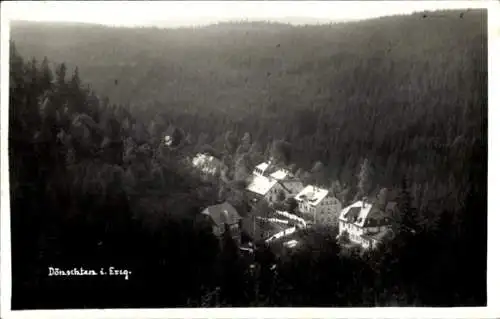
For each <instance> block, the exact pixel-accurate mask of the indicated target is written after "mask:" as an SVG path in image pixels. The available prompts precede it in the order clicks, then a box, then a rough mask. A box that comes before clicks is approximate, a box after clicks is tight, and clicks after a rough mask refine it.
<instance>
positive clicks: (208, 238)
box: [9, 11, 487, 308]
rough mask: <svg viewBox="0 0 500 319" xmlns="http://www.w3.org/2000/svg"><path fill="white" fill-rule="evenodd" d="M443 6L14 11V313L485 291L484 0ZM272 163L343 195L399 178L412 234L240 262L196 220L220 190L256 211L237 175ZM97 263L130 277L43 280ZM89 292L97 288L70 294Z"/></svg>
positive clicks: (320, 234) (445, 299)
mask: <svg viewBox="0 0 500 319" xmlns="http://www.w3.org/2000/svg"><path fill="white" fill-rule="evenodd" d="M433 15H434V14H430V15H429V16H428V17H427V18H426V19H425V20H423V19H422V16H421V15H418V14H415V15H411V16H396V17H390V18H380V19H373V20H369V21H362V22H355V23H346V24H334V25H321V26H303V27H293V26H289V25H279V24H278V25H275V24H269V25H268V24H260V23H254V24H253V23H250V24H248V23H242V24H227V25H219V26H210V27H206V28H199V29H177V30H161V29H153V28H136V29H120V28H106V27H101V26H86V25H83V26H82V25H78V26H72V25H66V26H64V27H61V26H58V25H46V24H30V23H16V24H13V26H12V39H13V40H14V41H15V46H14V45H12V46H11V49H12V50H11V63H10V111H9V116H10V119H9V120H10V127H9V156H10V160H9V161H10V178H11V182H10V187H11V210H12V218H11V222H12V252H13V255H12V261H13V267H12V268H13V307H14V308H23V307H24V308H26V307H27V308H33V307H57V306H58V305H61V304H63V303H64V305H65V306H66V307H71V306H75V307H82V306H87V307H101V306H105V307H115V305H116V307H119V306H121V305H127V306H136V307H139V306H140V307H144V306H146V307H147V306H151V307H155V306H161V307H169V306H185V305H187V304H189V305H200V304H204V303H205V302H207V301H206V300H207V298H208V297H207V296H209V295H210V296H212V294H213V292H214V291H218V290H217V287H219V288H220V289H221V294H220V298H222V299H218V301H217V302H216V303H218V304H224V305H248V304H253V305H291V304H294V305H298V304H300V305H316V306H320V305H373V304H377V305H392V304H398V305H412V304H417V305H457V304H460V305H464V304H467V305H477V304H484V303H485V284H486V281H485V269H486V158H487V157H486V131H487V127H486V123H487V121H486V114H487V112H486V107H487V104H486V103H487V91H486V87H487V85H486V84H487V83H486V79H487V74H486V57H487V56H486V29H485V25H486V24H485V23H484V22H485V13H484V12H481V11H469V12H467V13H466V14H465V15H464V16H463V17H462V18H460V17H459V13H458V12H445V13H443V16H442V17H441V16H440V17H437V16H433ZM259 26H260V27H259ZM395 26H397V27H395ZM74 34H78V35H79V36H78V37H75V36H74ZM278 43H279V44H280V45H279V46H277V44H278ZM16 48H17V50H19V52H17V50H16ZM33 56H35V57H36V58H32V57H33ZM45 56H48V57H49V58H50V59H51V60H48V59H47V58H45ZM37 59H38V60H37ZM52 59H53V60H52ZM39 60H41V61H42V62H41V63H40V62H38V61H39ZM51 61H54V64H52V62H51ZM61 62H64V63H62V64H57V63H61ZM80 77H82V78H83V79H84V80H85V81H88V83H90V85H87V84H85V83H86V82H85V83H84V82H83V81H82V80H81V78H80ZM105 96H107V97H105ZM108 97H109V98H108ZM196 152H204V153H209V154H212V155H216V156H217V157H219V158H220V159H221V160H222V161H223V162H224V164H225V166H224V169H223V170H222V172H221V179H220V180H219V179H218V178H212V179H208V180H202V179H201V178H200V177H199V174H198V173H197V172H196V171H195V170H193V169H192V168H191V167H190V166H189V165H186V158H190V156H193V155H194V154H195V153H196ZM269 157H272V158H273V160H274V164H276V165H278V166H289V167H290V165H294V167H293V170H294V171H295V170H296V174H295V175H297V176H299V177H300V178H301V179H302V180H307V181H311V182H314V183H319V184H322V185H323V186H325V187H329V188H331V189H332V190H334V191H335V193H336V194H337V196H338V197H339V199H341V200H342V202H343V203H344V204H345V203H349V202H350V201H351V200H352V199H353V198H354V197H355V196H356V195H357V194H359V195H365V196H371V195H374V194H377V193H379V192H380V190H381V189H383V188H389V189H391V190H396V193H398V194H397V196H395V198H396V200H397V201H398V204H399V205H400V208H401V214H402V215H401V220H400V221H399V222H400V226H401V227H400V230H413V231H398V232H397V233H396V234H395V235H396V239H395V240H393V241H388V242H387V243H385V244H384V245H383V246H382V247H381V248H380V249H379V250H377V251H374V252H371V253H367V254H358V253H356V252H355V251H350V250H347V251H343V250H340V249H339V247H337V244H336V243H335V241H334V240H332V236H334V234H333V233H332V231H333V230H329V229H315V230H311V231H310V232H309V233H306V234H304V236H305V237H304V238H306V243H309V244H308V245H306V246H307V247H308V248H307V249H299V250H297V251H296V252H294V253H290V254H288V255H286V256H288V257H287V258H282V259H280V260H279V261H277V266H276V268H275V269H277V273H276V274H273V275H271V274H272V273H271V272H268V270H266V269H270V268H269V267H270V265H271V264H273V262H274V261H273V262H270V261H269V259H267V258H263V259H262V260H265V262H264V261H262V262H259V267H260V268H259V269H260V270H259V272H258V273H259V274H258V275H256V274H255V273H251V272H250V273H249V272H247V269H246V268H245V267H244V266H243V264H244V261H243V259H241V258H242V257H241V256H239V255H238V254H234V253H233V251H234V249H233V248H234V247H233V248H231V247H232V246H231V244H230V243H228V242H225V245H222V247H220V245H217V241H216V240H215V238H213V236H212V235H211V234H209V233H208V231H207V229H205V228H204V227H203V225H202V224H199V223H198V222H197V218H196V217H197V216H198V213H199V212H200V211H201V210H202V209H203V208H204V207H206V206H207V205H211V204H215V203H217V201H218V200H225V199H228V200H229V201H231V202H233V203H234V205H235V206H238V209H239V210H241V211H243V212H244V213H247V212H249V211H251V207H248V206H247V198H245V194H244V192H243V191H242V188H243V186H244V183H245V182H246V180H247V177H248V175H249V174H250V171H251V169H252V167H253V166H254V165H255V164H257V163H259V162H260V161H263V160H265V159H268V158H269ZM35 158H36V160H33V159H35ZM386 193H387V192H386V191H382V192H381V194H382V195H381V196H380V197H379V198H380V200H381V201H384V202H385V201H386V198H387V197H388V194H386ZM27 199H28V200H27ZM287 205H289V206H291V207H295V206H296V203H293V202H287ZM254 210H259V211H262V212H264V211H265V212H267V210H264V209H263V208H262V209H259V208H258V207H257V208H254ZM262 212H261V214H264V213H262ZM308 236H311V237H308ZM307 238H309V239H307ZM314 243H316V246H315V245H314ZM317 243H321V244H317ZM317 245H319V246H317ZM111 252H112V253H111ZM262 253H263V254H264V255H265V254H267V253H266V250H265V248H263V252H262ZM259 260H260V259H259ZM92 261H95V263H96V264H95V265H88V266H89V267H91V266H92V267H93V266H95V267H101V266H102V265H103V264H106V263H113V264H117V267H118V266H122V267H128V268H132V269H134V271H135V274H134V275H133V276H131V279H130V281H129V282H124V281H112V283H111V281H106V282H104V280H103V279H102V278H100V279H95V280H93V279H92V280H91V281H88V279H85V280H82V281H79V280H76V281H60V282H57V283H54V281H53V279H52V278H50V279H45V278H47V276H45V273H44V272H45V271H46V269H47V267H48V266H49V265H52V264H57V265H58V266H59V267H66V266H67V267H72V266H74V265H75V266H80V265H84V264H85V263H89V262H92ZM118 264H119V265H118ZM332 265H333V266H332ZM221 269H225V270H224V271H221ZM42 274H43V275H42ZM297 274H300V275H297ZM306 274H307V275H306ZM469 277H470V278H469ZM309 278H310V279H309ZM260 285H262V287H265V288H263V289H266V290H265V291H266V295H267V296H268V297H267V298H261V297H260V296H259V293H255V291H256V290H255V289H256V288H255V287H256V286H259V287H261V286H260ZM320 286H322V287H325V289H326V288H327V289H328V291H326V290H322V288H320ZM332 287H334V288H332ZM156 288H159V289H160V291H161V292H162V293H160V294H157V293H156V290H157V289H156ZM259 289H260V288H259ZM49 291H50V294H48V293H47V292H49ZM77 291H78V292H79V294H84V295H85V296H86V297H84V298H83V299H81V298H80V299H79V300H78V301H76V300H75V298H73V299H71V297H72V296H73V295H74V294H73V292H75V293H76V292H77ZM21 296H22V297H21ZM104 297H106V298H107V299H106V298H104ZM205 297H207V298H205ZM21 298H22V299H21ZM109 298H111V299H109ZM188 300H189V302H188ZM204 300H205V301H204Z"/></svg>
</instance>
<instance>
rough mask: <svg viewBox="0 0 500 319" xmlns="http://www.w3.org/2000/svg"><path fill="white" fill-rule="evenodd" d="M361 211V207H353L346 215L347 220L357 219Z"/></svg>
mask: <svg viewBox="0 0 500 319" xmlns="http://www.w3.org/2000/svg"><path fill="white" fill-rule="evenodd" d="M360 212H361V207H359V206H358V207H351V209H349V210H348V211H347V213H345V215H344V216H345V218H346V219H347V220H357V219H358V216H359V213H360Z"/></svg>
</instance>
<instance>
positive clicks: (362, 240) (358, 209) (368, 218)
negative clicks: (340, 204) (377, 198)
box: [339, 200, 391, 249]
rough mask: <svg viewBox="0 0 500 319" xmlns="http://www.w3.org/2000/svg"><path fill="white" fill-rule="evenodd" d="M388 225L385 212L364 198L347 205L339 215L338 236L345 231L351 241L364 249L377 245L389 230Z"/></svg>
mask: <svg viewBox="0 0 500 319" xmlns="http://www.w3.org/2000/svg"><path fill="white" fill-rule="evenodd" d="M389 204H391V203H389ZM390 227H391V220H390V218H389V217H388V216H387V214H386V213H385V212H383V211H382V210H380V209H379V208H377V207H376V206H375V205H373V204H371V203H369V202H367V201H366V200H362V201H357V202H355V203H353V204H351V205H350V206H347V207H346V208H344V209H343V210H342V212H341V213H340V217H339V236H341V235H342V233H343V232H344V231H345V232H347V234H348V235H349V239H350V240H351V241H352V242H354V243H358V244H360V245H361V246H362V247H363V248H365V249H371V248H374V247H375V246H376V245H378V244H379V243H380V241H381V239H382V238H383V237H384V236H385V235H386V234H387V233H388V232H390Z"/></svg>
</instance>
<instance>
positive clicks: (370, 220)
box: [365, 208, 389, 227]
mask: <svg viewBox="0 0 500 319" xmlns="http://www.w3.org/2000/svg"><path fill="white" fill-rule="evenodd" d="M387 224H389V220H388V217H387V214H386V213H385V212H383V211H381V210H379V209H375V208H372V210H371V211H370V214H369V215H368V217H367V218H366V223H365V225H366V226H368V227H370V226H379V225H387Z"/></svg>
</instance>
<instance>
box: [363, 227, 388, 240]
mask: <svg viewBox="0 0 500 319" xmlns="http://www.w3.org/2000/svg"><path fill="white" fill-rule="evenodd" d="M391 232H392V230H391V229H385V230H382V231H379V232H376V233H368V234H363V235H361V237H363V238H366V239H373V240H376V241H380V240H381V239H382V238H384V236H386V235H392V234H391Z"/></svg>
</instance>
